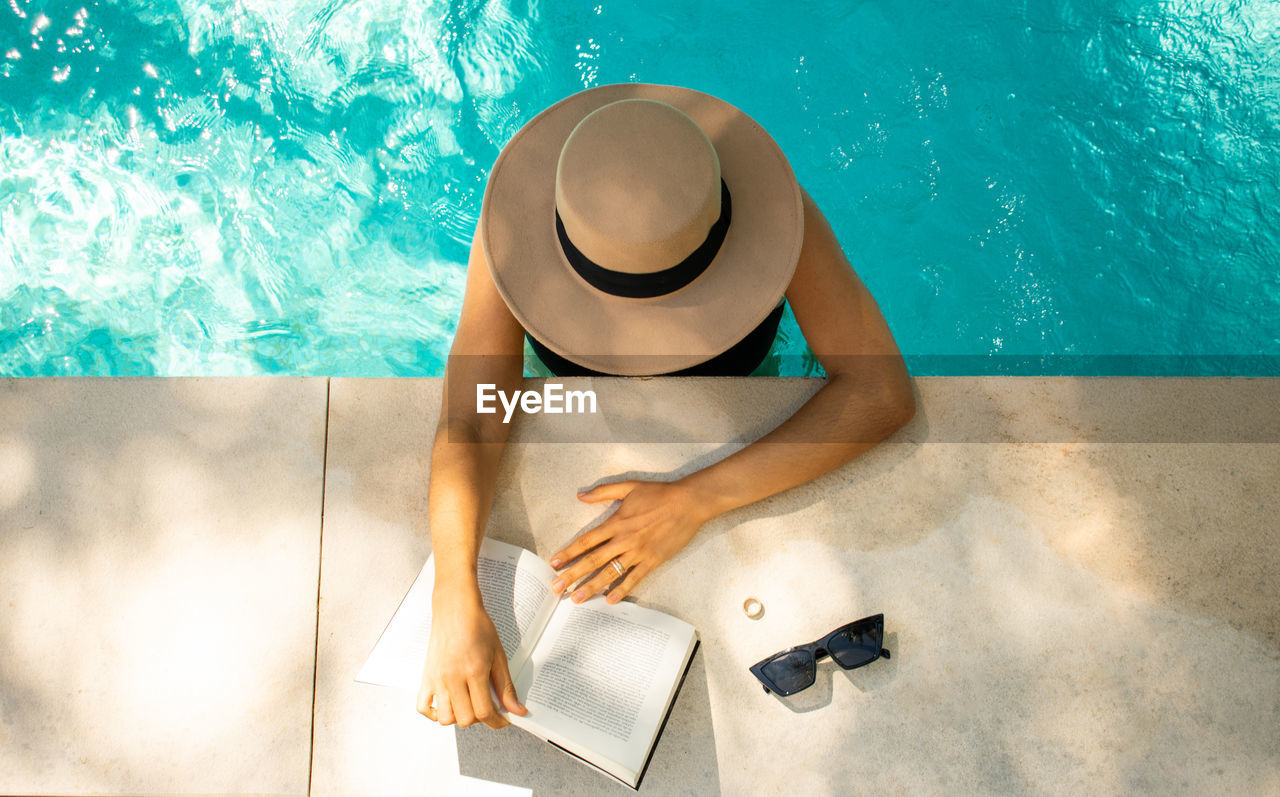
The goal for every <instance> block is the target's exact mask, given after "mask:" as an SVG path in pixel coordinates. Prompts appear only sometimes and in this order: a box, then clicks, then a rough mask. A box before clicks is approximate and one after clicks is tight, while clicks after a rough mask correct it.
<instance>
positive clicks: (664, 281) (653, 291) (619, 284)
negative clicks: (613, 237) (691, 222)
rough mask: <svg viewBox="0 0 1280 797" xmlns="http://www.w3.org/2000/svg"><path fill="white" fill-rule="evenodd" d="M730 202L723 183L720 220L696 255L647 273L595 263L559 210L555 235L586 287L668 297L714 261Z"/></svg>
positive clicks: (631, 296)
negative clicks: (572, 236) (567, 228)
mask: <svg viewBox="0 0 1280 797" xmlns="http://www.w3.org/2000/svg"><path fill="white" fill-rule="evenodd" d="M731 215H732V214H731V208H730V203H729V186H727V185H725V183H724V180H723V179H721V180H720V218H719V219H717V220H716V223H715V224H712V225H711V229H710V231H708V232H707V237H706V240H704V241H703V242H702V243H701V244H700V245H699V246H698V248H697V249H694V250H693V253H692V254H691V255H689V256H688V257H686V258H685V259H684V260H681V261H680V262H679V263H676V264H675V265H674V266H672V267H671V268H667V269H663V270H662V271H653V272H649V273H645V274H634V273H631V272H627V271H614V270H613V269H609V268H605V267H604V266H601V265H600V264H598V263H596V262H594V261H592V260H591V259H590V258H588V257H587V256H586V255H584V254H582V252H580V251H578V247H576V246H574V245H573V241H570V240H569V235H568V233H566V232H565V231H564V222H563V221H561V220H560V211H558V210H557V211H556V235H557V236H559V238H560V248H561V249H562V250H563V251H564V256H565V259H566V260H568V261H569V265H571V266H573V270H574V271H576V272H578V276H580V277H582V278H583V279H584V280H586V281H587V284H588V285H590V286H591V287H593V288H595V289H596V290H599V291H604V292H605V293H607V294H610V295H612V296H625V297H627V298H629V299H649V298H652V297H654V296H665V295H666V294H668V293H672V292H674V291H678V290H680V289H681V288H683V287H684V286H686V285H688V284H689V283H690V282H693V281H694V280H695V279H697V278H698V276H699V275H700V274H702V272H704V271H706V270H707V266H710V265H711V261H712V260H714V259H715V257H716V254H717V253H718V252H719V251H720V245H721V244H722V243H724V236H725V234H726V233H727V232H728V231H729V218H730V216H731Z"/></svg>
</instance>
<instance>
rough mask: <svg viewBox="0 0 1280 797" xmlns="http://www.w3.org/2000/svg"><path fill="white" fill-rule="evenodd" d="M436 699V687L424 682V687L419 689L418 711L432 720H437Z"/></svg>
mask: <svg viewBox="0 0 1280 797" xmlns="http://www.w3.org/2000/svg"><path fill="white" fill-rule="evenodd" d="M435 699H436V692H435V689H434V688H432V687H430V686H428V685H427V684H426V683H423V684H422V687H421V688H420V689H418V713H419V714H421V715H422V716H424V717H426V718H427V719H429V720H431V721H432V722H435V721H436V709H435V705H434V701H435Z"/></svg>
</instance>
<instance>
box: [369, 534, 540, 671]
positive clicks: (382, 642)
mask: <svg viewBox="0 0 1280 797" xmlns="http://www.w3.org/2000/svg"><path fill="white" fill-rule="evenodd" d="M477 575H478V577H479V581H480V594H481V597H482V598H483V599H484V607H485V611H486V612H488V614H489V617H490V619H492V620H493V624H494V627H495V628H497V630H498V638H499V639H500V640H501V641H502V649H503V651H504V652H505V653H506V654H507V660H508V662H509V663H510V667H511V672H512V674H513V675H514V674H515V673H517V672H519V671H520V669H521V668H522V667H523V666H524V663H525V662H526V661H527V660H528V658H529V654H530V653H531V652H532V650H533V646H534V644H535V643H536V642H537V639H538V636H539V635H540V634H541V633H542V629H543V627H544V626H546V624H547V622H548V620H549V619H550V617H551V613H552V612H553V611H554V610H555V607H556V602H557V599H556V596H555V594H554V593H552V592H551V581H552V580H553V579H554V578H555V571H554V570H552V569H551V566H550V565H548V564H547V563H546V562H544V561H542V560H541V559H539V558H538V557H537V556H536V555H535V554H533V553H532V552H531V551H526V550H524V549H523V548H520V547H518V546H515V545H509V544H507V543H505V542H498V541H497V540H491V539H489V538H487V537H486V538H485V540H484V542H483V543H482V544H481V546H480V559H479V565H478V567H477ZM434 584H435V557H434V556H431V557H427V562H426V564H425V565H423V566H422V571H421V572H420V573H418V577H417V579H416V580H415V581H414V582H413V586H412V587H410V588H409V592H408V594H407V595H405V597H404V600H403V601H401V602H400V607H399V608H398V609H396V612H395V614H394V615H393V616H392V618H391V622H389V623H388V624H387V627H386V630H384V631H383V632H382V636H381V638H379V639H378V643H377V645H375V646H374V649H373V652H372V653H370V654H369V658H368V659H367V660H366V661H365V663H364V666H363V667H362V668H361V669H360V673H359V674H358V675H357V676H356V680H357V681H360V682H361V683H368V684H376V685H379V686H394V687H399V688H402V689H414V690H416V689H417V688H418V686H419V684H420V683H421V680H422V665H423V662H425V661H426V658H427V645H428V643H429V642H430V640H431V590H432V588H433V587H434Z"/></svg>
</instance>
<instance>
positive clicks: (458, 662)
mask: <svg viewBox="0 0 1280 797" xmlns="http://www.w3.org/2000/svg"><path fill="white" fill-rule="evenodd" d="M431 616H432V621H431V641H430V642H429V643H428V644H427V660H426V664H425V665H424V667H423V670H422V686H421V688H420V689H419V690H418V712H419V713H420V714H423V715H424V716H426V717H427V718H428V719H431V720H435V721H436V722H439V723H440V724H441V725H452V724H454V723H455V722H456V723H457V724H458V725H460V726H462V727H464V728H465V727H467V726H468V725H473V724H475V723H477V722H483V723H484V724H485V725H488V726H489V727H490V728H503V727H506V726H507V725H510V724H511V723H510V722H508V721H507V719H506V717H504V716H502V715H501V714H500V713H498V710H497V709H496V708H495V707H494V704H493V695H492V694H491V693H490V691H489V686H490V684H492V685H493V691H494V692H497V694H498V695H499V697H500V698H501V700H502V704H503V706H505V707H506V709H507V711H513V712H515V713H516V714H520V715H524V714H527V713H528V711H527V710H526V709H525V707H524V706H522V705H521V704H520V698H519V697H518V696H517V695H516V687H515V684H514V683H512V681H511V672H510V670H509V669H508V667H507V654H506V653H505V652H504V651H503V649H502V642H501V641H500V640H499V639H498V631H497V629H496V628H494V626H493V620H491V619H489V615H488V614H487V613H486V612H485V610H484V603H483V602H482V601H481V600H480V597H479V595H478V594H475V595H469V594H468V595H463V594H459V593H445V594H443V595H440V594H437V595H436V596H434V597H433V600H432V611H431Z"/></svg>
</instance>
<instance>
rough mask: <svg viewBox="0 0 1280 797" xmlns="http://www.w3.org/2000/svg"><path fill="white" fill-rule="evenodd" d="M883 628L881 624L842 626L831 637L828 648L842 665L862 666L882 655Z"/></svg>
mask: <svg viewBox="0 0 1280 797" xmlns="http://www.w3.org/2000/svg"><path fill="white" fill-rule="evenodd" d="M881 629H882V626H879V625H862V626H857V625H855V626H851V627H849V628H842V629H840V631H839V633H837V634H836V635H835V636H833V637H832V638H831V641H830V642H829V643H828V645H827V650H828V652H830V653H831V658H833V659H835V660H836V663H837V664H839V665H840V666H841V667H844V668H846V669H849V668H852V667H861V666H862V665H864V664H866V663H867V662H870V661H874V660H875V658H876V657H877V656H879V655H880V633H881Z"/></svg>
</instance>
